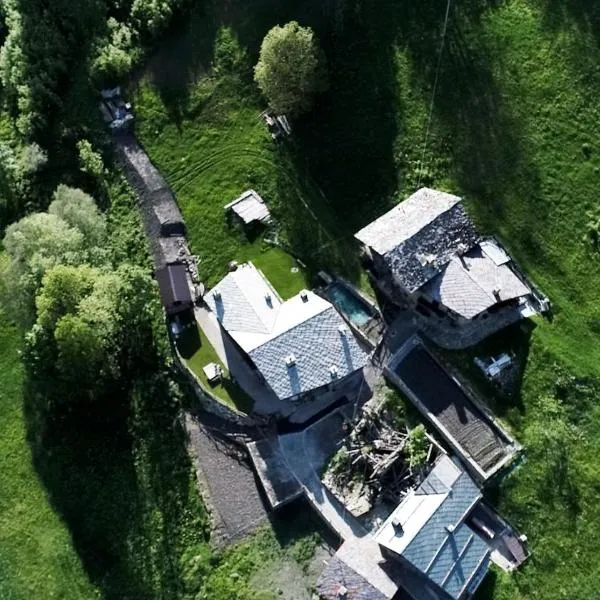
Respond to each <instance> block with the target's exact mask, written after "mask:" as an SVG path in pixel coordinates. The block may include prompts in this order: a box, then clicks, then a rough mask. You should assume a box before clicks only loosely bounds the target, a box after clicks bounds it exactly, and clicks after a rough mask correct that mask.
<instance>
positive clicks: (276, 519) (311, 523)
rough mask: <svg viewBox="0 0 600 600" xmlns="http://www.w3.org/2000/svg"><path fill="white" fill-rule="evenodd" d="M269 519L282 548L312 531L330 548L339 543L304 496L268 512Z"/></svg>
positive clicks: (337, 538) (338, 539)
mask: <svg viewBox="0 0 600 600" xmlns="http://www.w3.org/2000/svg"><path fill="white" fill-rule="evenodd" d="M269 520H270V521H271V526H272V527H273V531H274V533H275V536H276V537H277V541H278V542H279V544H280V546H281V547H283V548H285V547H287V546H290V545H291V544H293V543H294V542H295V541H296V540H298V538H301V537H304V536H307V535H310V534H312V533H317V534H318V535H319V537H320V538H321V539H323V540H324V541H325V543H326V544H327V545H328V546H330V547H331V548H337V547H338V546H339V545H340V543H341V541H340V538H339V536H337V535H335V534H334V533H333V532H332V531H331V529H329V527H327V526H326V525H325V523H324V522H323V521H322V520H321V519H320V518H319V517H318V516H317V514H316V513H315V510H314V509H313V508H312V506H311V505H310V503H309V502H308V500H306V498H304V497H301V498H299V499H298V500H294V501H293V502H291V503H290V504H288V505H287V506H284V507H282V508H280V509H278V510H277V512H275V513H270V514H269Z"/></svg>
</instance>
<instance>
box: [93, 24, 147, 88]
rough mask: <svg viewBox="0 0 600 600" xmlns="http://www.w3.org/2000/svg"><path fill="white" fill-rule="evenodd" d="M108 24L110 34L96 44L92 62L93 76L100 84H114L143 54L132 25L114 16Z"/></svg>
mask: <svg viewBox="0 0 600 600" xmlns="http://www.w3.org/2000/svg"><path fill="white" fill-rule="evenodd" d="M107 26H108V35H107V36H106V37H105V38H103V39H102V40H100V42H98V44H97V45H96V49H95V54H96V56H95V58H94V59H93V61H92V64H91V75H92V78H93V79H94V81H95V82H97V83H98V85H99V86H105V85H108V86H110V85H114V84H115V82H116V81H120V80H121V79H123V78H124V77H125V76H126V75H127V74H128V73H129V72H130V71H131V69H132V68H133V66H134V64H135V63H136V61H137V60H138V59H139V57H140V55H141V52H140V49H139V47H137V46H136V39H135V35H134V32H133V31H132V29H131V28H130V27H128V26H127V25H126V24H124V23H119V22H118V21H117V20H116V19H115V18H114V17H110V18H109V19H108V22H107Z"/></svg>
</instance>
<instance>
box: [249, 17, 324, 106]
mask: <svg viewBox="0 0 600 600" xmlns="http://www.w3.org/2000/svg"><path fill="white" fill-rule="evenodd" d="M254 79H255V81H256V83H257V84H258V87H259V88H260V90H261V91H262V93H263V94H264V95H265V97H266V98H267V100H268V101H269V104H270V105H271V107H272V108H273V109H274V110H275V111H276V112H278V113H280V114H288V115H291V116H294V115H298V114H300V113H302V112H305V111H307V110H308V109H309V108H310V107H311V105H312V101H313V97H314V95H315V94H316V93H317V92H320V91H323V90H324V89H325V76H324V60H323V55H322V52H321V50H320V48H319V45H318V42H317V40H316V38H315V34H314V32H313V30H312V29H310V27H300V25H298V23H296V21H292V22H290V23H288V24H287V25H284V26H283V27H280V26H276V27H273V29H271V30H270V31H269V32H268V33H267V35H266V36H265V38H264V40H263V42H262V45H261V48H260V58H259V60H258V63H257V64H256V66H255V67H254Z"/></svg>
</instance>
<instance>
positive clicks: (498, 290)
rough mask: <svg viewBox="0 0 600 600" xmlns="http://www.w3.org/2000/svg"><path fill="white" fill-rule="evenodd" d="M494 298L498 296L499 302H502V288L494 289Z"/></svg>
mask: <svg viewBox="0 0 600 600" xmlns="http://www.w3.org/2000/svg"><path fill="white" fill-rule="evenodd" d="M493 294H494V298H496V301H497V302H500V300H502V298H501V297H500V288H496V289H494V292H493Z"/></svg>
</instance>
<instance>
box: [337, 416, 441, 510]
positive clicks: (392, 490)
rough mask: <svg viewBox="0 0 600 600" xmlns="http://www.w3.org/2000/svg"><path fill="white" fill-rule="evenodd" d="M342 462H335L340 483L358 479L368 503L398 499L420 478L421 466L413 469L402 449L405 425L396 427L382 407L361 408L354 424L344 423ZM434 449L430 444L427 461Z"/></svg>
mask: <svg viewBox="0 0 600 600" xmlns="http://www.w3.org/2000/svg"><path fill="white" fill-rule="evenodd" d="M347 428H348V435H347V436H346V439H345V441H344V447H343V450H342V453H343V454H342V456H345V460H344V463H342V464H339V463H338V465H337V466H336V473H335V479H336V484H337V486H339V487H341V486H344V485H347V484H349V483H350V482H357V481H359V482H360V483H361V484H362V485H363V486H364V488H365V489H364V493H365V494H367V495H368V497H369V501H370V503H371V504H376V503H378V502H379V501H382V500H387V501H389V502H392V503H398V502H399V501H400V500H401V499H402V498H403V497H404V496H405V495H406V493H407V492H408V490H410V489H411V488H412V487H413V486H414V485H415V484H416V483H418V482H419V481H420V478H421V475H422V469H413V468H411V467H410V464H409V461H408V460H407V459H406V456H405V453H404V450H405V446H406V443H407V440H408V438H409V430H408V428H407V427H406V426H403V427H402V428H398V427H397V426H395V424H394V423H393V420H392V419H391V418H390V416H389V415H388V414H387V411H385V410H381V409H379V410H364V411H363V412H362V414H361V415H360V417H359V418H358V420H357V421H356V423H355V424H351V423H349V424H348V425H347ZM435 450H436V448H434V446H433V444H430V446H429V451H428V457H427V461H426V462H427V463H429V461H430V460H431V458H432V453H433V452H434V451H435Z"/></svg>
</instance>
